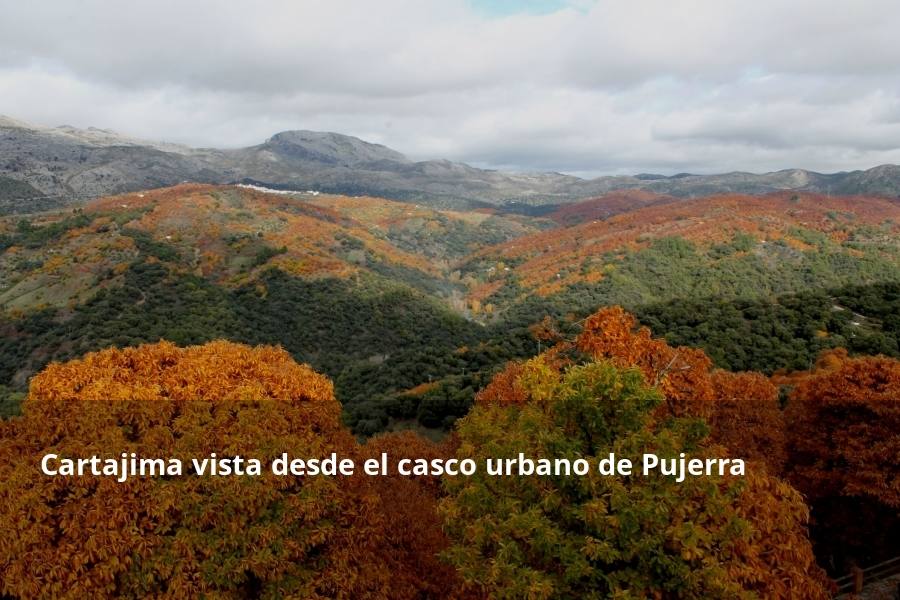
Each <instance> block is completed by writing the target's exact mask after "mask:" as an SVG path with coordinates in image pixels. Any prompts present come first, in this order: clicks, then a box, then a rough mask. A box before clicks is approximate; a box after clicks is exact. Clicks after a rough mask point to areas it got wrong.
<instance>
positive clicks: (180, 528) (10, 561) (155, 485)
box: [0, 342, 418, 598]
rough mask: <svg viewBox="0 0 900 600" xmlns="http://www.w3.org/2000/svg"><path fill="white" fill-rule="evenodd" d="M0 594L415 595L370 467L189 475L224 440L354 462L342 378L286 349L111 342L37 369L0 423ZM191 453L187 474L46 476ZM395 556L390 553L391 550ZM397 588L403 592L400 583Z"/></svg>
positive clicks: (233, 450)
mask: <svg viewBox="0 0 900 600" xmlns="http://www.w3.org/2000/svg"><path fill="white" fill-rule="evenodd" d="M0 434H2V437H0V481H2V483H0V524H2V531H3V535H2V536H0V593H2V594H8V595H11V596H13V597H17V598H36V597H69V598H90V597H110V596H117V597H149V596H153V597H167V598H195V597H199V596H207V597H218V598H237V597H247V596H267V597H276V596H277V597H298V598H314V597H334V598H389V597H413V596H414V595H415V592H414V591H410V590H409V589H408V587H409V586H410V585H418V582H412V583H410V582H409V581H408V580H407V581H406V583H404V582H402V581H401V582H400V583H399V584H395V582H394V581H393V574H392V573H391V569H392V568H393V566H394V565H395V563H396V560H394V562H387V561H385V560H383V559H382V558H383V557H384V556H385V555H386V553H387V552H389V551H390V543H389V542H390V540H388V539H387V538H386V536H385V530H386V528H387V527H388V526H389V525H390V515H386V514H385V512H384V511H383V510H382V509H381V506H382V501H381V500H380V499H379V497H378V493H377V490H375V489H373V488H372V486H371V483H370V481H369V480H368V479H367V478H364V477H357V476H354V477H321V476H320V477H295V476H277V475H274V474H273V473H271V471H270V470H269V469H268V468H266V467H264V468H263V469H262V474H261V475H259V476H244V477H216V476H193V475H191V474H188V472H187V471H188V470H189V467H188V465H190V460H191V458H195V457H196V458H204V457H207V456H208V455H209V454H210V453H211V452H216V453H217V454H218V455H219V456H220V457H225V456H235V455H241V456H243V457H247V458H249V457H253V458H257V459H259V460H261V461H262V464H263V465H266V466H267V465H268V463H269V462H270V461H271V460H272V459H273V458H276V457H278V456H280V455H281V453H284V452H286V453H287V454H288V455H289V456H290V457H292V458H322V457H327V456H328V455H329V454H330V453H331V452H336V453H338V454H339V455H342V456H348V457H352V456H353V454H354V453H355V452H357V451H358V447H357V444H356V441H355V440H354V439H353V438H352V436H351V435H350V434H349V433H348V431H347V430H346V429H345V428H344V427H343V426H342V424H341V420H340V405H339V404H338V402H337V401H336V400H335V398H334V395H333V392H332V386H331V383H330V382H329V381H328V380H327V379H326V378H325V377H323V376H321V375H318V374H316V373H315V372H313V371H312V370H311V369H310V368H308V367H306V366H302V365H299V364H297V363H295V362H294V361H293V360H292V359H291V358H290V356H289V355H288V354H287V353H286V352H284V351H283V350H280V349H276V348H271V347H258V348H249V347H246V346H241V345H237V344H232V343H228V342H213V343H209V344H206V345H203V346H197V347H189V348H183V349H182V348H177V347H175V346H173V345H172V344H169V343H165V342H163V343H159V344H154V345H145V346H141V347H138V348H131V349H124V350H114V349H111V350H105V351H102V352H98V353H93V354H89V355H87V356H86V357H84V358H83V359H81V360H75V361H71V362H68V363H65V364H52V365H50V366H49V367H47V368H46V370H44V371H43V372H42V373H40V374H39V375H37V376H35V377H34V378H33V380H32V383H31V389H30V392H29V395H28V398H27V399H26V400H25V402H24V405H23V416H22V417H21V418H19V419H15V420H12V421H10V422H7V423H5V424H4V425H3V427H2V429H0ZM122 452H127V453H131V452H134V453H136V454H137V455H138V456H140V457H148V458H168V457H173V458H179V459H181V460H182V461H183V462H184V464H185V466H186V468H185V474H184V475H183V476H180V477H179V476H166V477H132V478H129V479H128V480H127V481H125V482H122V483H120V482H117V481H115V480H114V479H113V478H112V477H95V476H90V475H88V476H56V477H50V476H47V475H44V474H43V473H42V472H41V469H40V465H39V463H40V460H41V457H42V456H43V455H44V454H47V453H54V454H57V455H59V456H60V457H70V458H77V457H90V456H92V455H97V456H101V457H110V458H117V457H120V454H121V453H122ZM392 560H393V559H392ZM398 592H399V593H398Z"/></svg>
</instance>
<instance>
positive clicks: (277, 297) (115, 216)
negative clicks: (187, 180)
mask: <svg viewBox="0 0 900 600" xmlns="http://www.w3.org/2000/svg"><path fill="white" fill-rule="evenodd" d="M897 223H900V204H898V203H896V202H894V201H889V200H883V199H877V198H828V197H823V196H810V195H793V194H776V195H772V196H763V197H751V196H714V197H710V198H704V199H698V200H678V199H675V198H670V197H663V196H654V195H652V194H648V193H646V192H637V191H631V192H624V193H615V194H611V195H609V196H605V197H600V198H596V199H593V200H589V201H586V202H584V203H580V204H574V205H569V206H566V207H563V208H560V209H558V210H557V211H556V212H551V213H548V214H546V215H545V216H544V217H527V216H522V215H517V214H509V213H505V212H502V211H496V210H493V209H491V210H487V209H484V210H479V211H474V212H455V211H438V210H434V209H431V208H426V207H424V206H421V205H416V204H412V203H401V202H394V201H387V200H381V199H377V198H369V197H358V198H351V197H345V196H327V195H315V194H272V193H265V192H262V191H259V190H254V189H249V188H245V187H235V186H199V185H182V186H177V187H174V188H167V189H164V190H157V191H152V192H142V193H134V194H126V195H122V196H115V197H109V198H104V199H100V200H97V201H94V202H91V203H89V204H87V205H86V206H84V207H83V208H80V209H75V210H69V211H65V212H61V213H43V214H40V215H25V216H9V217H6V218H5V219H4V220H3V221H2V222H0V247H2V248H3V253H2V255H0V307H2V311H3V312H2V318H0V330H2V332H3V334H4V335H3V337H2V340H0V384H2V385H3V386H4V387H3V389H4V401H3V403H2V405H0V406H2V410H3V411H4V412H7V413H8V412H11V411H15V410H17V408H16V407H17V404H18V399H19V398H20V397H21V394H22V393H23V392H24V391H25V390H26V389H27V384H28V378H29V377H30V376H31V374H33V373H34V372H36V371H37V370H39V369H41V368H42V367H43V366H44V365H46V364H47V363H48V362H50V361H52V360H64V359H68V358H72V357H76V356H80V355H82V354H84V353H85V352H88V351H92V350H97V349H100V348H104V347H107V346H119V347H121V346H130V345H135V344H139V343H142V342H155V341H157V340H160V339H164V340H169V341H172V342H175V343H177V344H196V343H202V342H205V341H209V340H214V339H219V338H225V339H230V340H233V341H239V342H246V343H254V344H255V343H274V344H279V345H281V346H282V347H284V348H285V349H286V350H288V351H289V352H290V353H291V354H292V355H293V356H294V358H295V359H297V360H299V361H303V362H306V363H308V364H310V365H312V366H313V367H315V368H316V369H319V370H321V371H323V372H324V373H326V374H327V375H329V376H330V377H331V378H332V379H333V380H334V381H335V385H336V394H337V397H338V399H339V400H341V402H342V404H343V406H344V411H345V418H346V419H347V422H348V424H350V425H351V427H353V429H354V431H356V432H357V433H360V434H372V433H376V432H378V431H382V430H384V429H390V428H395V427H406V426H409V425H411V424H413V423H416V422H418V423H419V424H420V425H423V426H426V427H429V428H435V429H442V428H446V427H448V426H449V425H450V424H451V423H452V422H453V421H454V420H455V419H456V418H458V417H460V416H462V415H464V414H466V412H467V411H468V409H469V407H470V406H471V403H472V398H473V396H474V394H475V392H477V391H478V390H479V389H480V388H481V387H483V385H484V384H485V383H486V382H487V381H488V380H489V379H490V377H491V376H492V375H493V373H495V372H496V371H497V370H498V369H499V368H501V367H502V365H503V364H505V363H506V361H508V360H511V359H516V358H521V357H526V356H531V355H533V354H535V353H536V352H538V351H540V349H541V348H542V347H543V348H545V347H547V345H549V344H552V343H555V342H557V341H559V340H563V339H567V338H571V337H572V336H573V335H576V334H577V333H578V332H579V331H580V320H581V319H582V318H583V317H584V316H586V315H588V314H590V313H591V312H593V311H595V310H596V309H597V308H598V307H602V306H608V305H614V304H617V305H622V306H624V307H626V308H627V309H629V310H631V311H633V312H634V313H635V314H636V315H637V316H638V318H639V319H640V320H641V322H643V323H645V324H648V325H650V326H651V327H652V328H653V331H654V332H656V333H657V334H658V335H662V336H665V337H666V338H667V339H668V340H669V341H671V342H672V343H676V344H682V345H691V346H698V347H702V348H704V349H705V350H706V351H707V353H708V354H709V356H710V357H711V358H712V360H713V361H715V363H716V364H717V365H718V366H720V367H723V368H729V369H735V370H747V369H750V370H757V371H762V372H765V373H774V372H775V371H779V370H781V371H790V370H803V369H808V368H810V366H811V365H812V364H813V362H814V361H815V357H816V356H817V355H818V353H819V352H820V351H821V350H823V349H828V348H833V347H845V348H847V349H848V350H850V351H851V352H854V353H860V354H876V353H883V354H887V355H892V356H896V355H898V353H900V348H898V333H900V326H898V323H897V317H896V314H897V313H898V308H900V307H898V302H900V300H898V295H900V247H898V236H897V233H898V232H897V227H898V225H897Z"/></svg>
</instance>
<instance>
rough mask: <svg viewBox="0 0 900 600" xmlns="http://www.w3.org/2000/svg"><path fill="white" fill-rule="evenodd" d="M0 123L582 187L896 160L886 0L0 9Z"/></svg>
mask: <svg viewBox="0 0 900 600" xmlns="http://www.w3.org/2000/svg"><path fill="white" fill-rule="evenodd" d="M0 9H2V13H0V14H3V19H2V21H0V114H5V115H8V116H11V117H14V118H18V119H22V120H26V121H32V122H35V123H37V124H42V125H59V124H70V125H75V126H82V127H86V126H97V127H103V128H111V129H115V130H118V131H121V132H123V133H127V134H130V135H134V136H139V137H146V138H152V139H160V140H166V141H174V142H182V143H187V144H191V145H201V146H220V147H236V146H242V145H251V144H255V143H259V142H261V141H262V140H264V139H265V138H267V137H269V136H270V135H271V134H273V133H275V132H277V131H281V130H286V129H314V130H328V131H337V132H341V133H347V134H351V135H356V136H359V137H362V138H364V139H367V140H371V141H376V142H380V143H384V144H387V145H389V146H391V147H393V148H395V149H397V150H399V151H401V152H404V153H405V154H407V155H409V156H410V157H412V158H421V159H425V158H450V159H454V160H462V161H466V162H469V163H472V164H476V165H478V166H489V167H497V168H508V169H514V170H541V171H542V170H553V171H562V172H568V173H576V174H581V175H596V174H607V173H633V172H659V173H668V174H671V173H676V172H681V171H691V172H697V173H710V172H720V171H728V170H735V169H740V170H750V171H767V170H775V169H780V168H786V167H803V168H810V169H815V170H821V171H837V170H847V169H854V168H867V167H871V166H874V165H877V164H881V163H887V162H893V163H900V34H898V32H900V2H897V0H846V1H839V0H778V1H776V0H570V1H566V0H522V1H518V2H516V1H513V0H433V1H431V0H377V1H376V0H358V1H355V2H351V1H346V0H254V1H253V2H238V1H231V2H226V1H224V0H152V1H144V0H129V1H128V2H122V1H121V0H81V1H78V2H72V1H69V0H61V1H58V2H49V1H45V2H23V1H22V0H0Z"/></svg>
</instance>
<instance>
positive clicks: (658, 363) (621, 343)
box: [576, 306, 715, 417]
mask: <svg viewBox="0 0 900 600" xmlns="http://www.w3.org/2000/svg"><path fill="white" fill-rule="evenodd" d="M636 323H637V321H636V320H635V318H634V316H632V315H631V314H629V313H627V312H625V311H624V310H623V309H622V308H621V307H620V306H613V307H609V308H603V309H601V310H599V311H597V312H596V313H594V314H593V315H591V316H590V317H588V318H587V319H586V320H585V322H584V328H583V330H582V332H581V334H580V335H579V336H578V339H577V340H576V346H577V347H578V349H579V350H581V351H582V352H585V353H587V354H590V355H591V356H593V357H594V358H605V359H608V360H611V361H612V362H613V364H615V365H618V366H625V367H631V366H635V367H638V368H639V369H640V370H641V372H642V373H643V374H644V377H646V379H647V381H648V382H649V383H651V384H652V385H654V386H659V388H660V390H661V391H662V392H663V395H664V397H665V402H664V403H663V404H662V406H661V407H660V411H661V413H662V414H668V415H669V416H673V417H680V416H685V415H691V416H699V417H706V416H709V414H710V412H711V411H712V408H713V401H714V399H715V392H714V390H713V386H712V381H711V379H710V370H711V369H712V361H711V360H710V359H709V357H708V356H706V354H705V353H704V352H703V351H702V350H698V349H696V348H687V347H678V348H672V347H671V346H669V345H668V344H667V343H666V342H665V340H661V339H654V338H653V337H651V335H650V330H649V329H647V328H646V327H641V328H639V329H638V328H637V327H636Z"/></svg>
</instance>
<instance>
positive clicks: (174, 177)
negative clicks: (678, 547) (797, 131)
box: [0, 116, 900, 213]
mask: <svg viewBox="0 0 900 600" xmlns="http://www.w3.org/2000/svg"><path fill="white" fill-rule="evenodd" d="M185 181H191V182H199V183H219V184H221V183H236V182H243V183H254V184H258V185H263V186H265V187H270V188H276V189H290V190H316V191H321V192H329V193H339V194H347V195H368V196H378V197H384V198H391V199H397V200H406V201H414V202H419V203H423V204H427V205H429V206H432V207H437V208H456V209H465V208H478V207H486V206H497V205H509V206H511V207H512V208H516V207H520V208H521V209H522V210H529V209H530V208H531V207H541V206H546V205H559V204H565V203H570V202H574V201H577V200H582V199H585V198H591V197H595V196H598V195H601V194H605V193H608V192H610V191H614V190H629V189H640V190H647V191H649V192H653V193H656V194H665V195H670V196H676V197H699V196H705V195H709V194H719V193H743V194H764V193H769V192H773V191H782V190H795V191H810V192H818V193H822V194H826V195H827V194H835V195H854V194H861V195H870V196H886V197H897V196H900V166H896V165H882V166H878V167H874V168H872V169H868V170H865V171H850V172H840V173H832V174H823V173H816V172H813V171H807V170H803V169H787V170H782V171H776V172H771V173H762V174H754V173H746V172H731V173H723V174H718V175H694V174H689V173H682V174H677V175H673V176H664V175H654V174H638V175H634V176H604V177H598V178H595V179H582V178H579V177H575V176H572V175H565V174H561V173H530V174H529V173H511V172H502V171H495V170H488V169H479V168H476V167H472V166H470V165H467V164H464V163H458V162H451V161H448V160H428V161H413V160H410V159H408V158H407V157H405V156H404V155H403V154H401V153H399V152H397V151H395V150H392V149H390V148H387V147H385V146H382V145H379V144H373V143H370V142H366V141H363V140H360V139H358V138H355V137H351V136H346V135H341V134H338V133H328V132H315V131H285V132H281V133H278V134H275V135H273V136H272V137H271V138H269V139H268V140H266V141H265V142H263V143H261V144H259V145H256V146H250V147H246V148H238V149H214V148H191V147H188V146H183V145H178V144H169V143H161V142H153V141H145V140H139V139H134V138H130V137H126V136H123V135H120V134H118V133H116V132H113V131H110V130H105V129H97V128H88V129H78V128H75V127H71V126H59V127H52V128H51V127H41V126H36V125H32V124H28V123H24V122H22V121H18V120H15V119H11V118H8V117H3V116H0V208H2V210H3V212H7V213H9V212H33V211H35V210H42V209H47V208H55V207H59V206H63V205H66V204H69V203H72V202H75V201H79V200H86V199H90V198H94V197H98V196H103V195H109V194H115V193H123V192H131V191H137V190H146V189H153V188H159V187H165V186H169V185H174V184H178V183H181V182H185Z"/></svg>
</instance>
